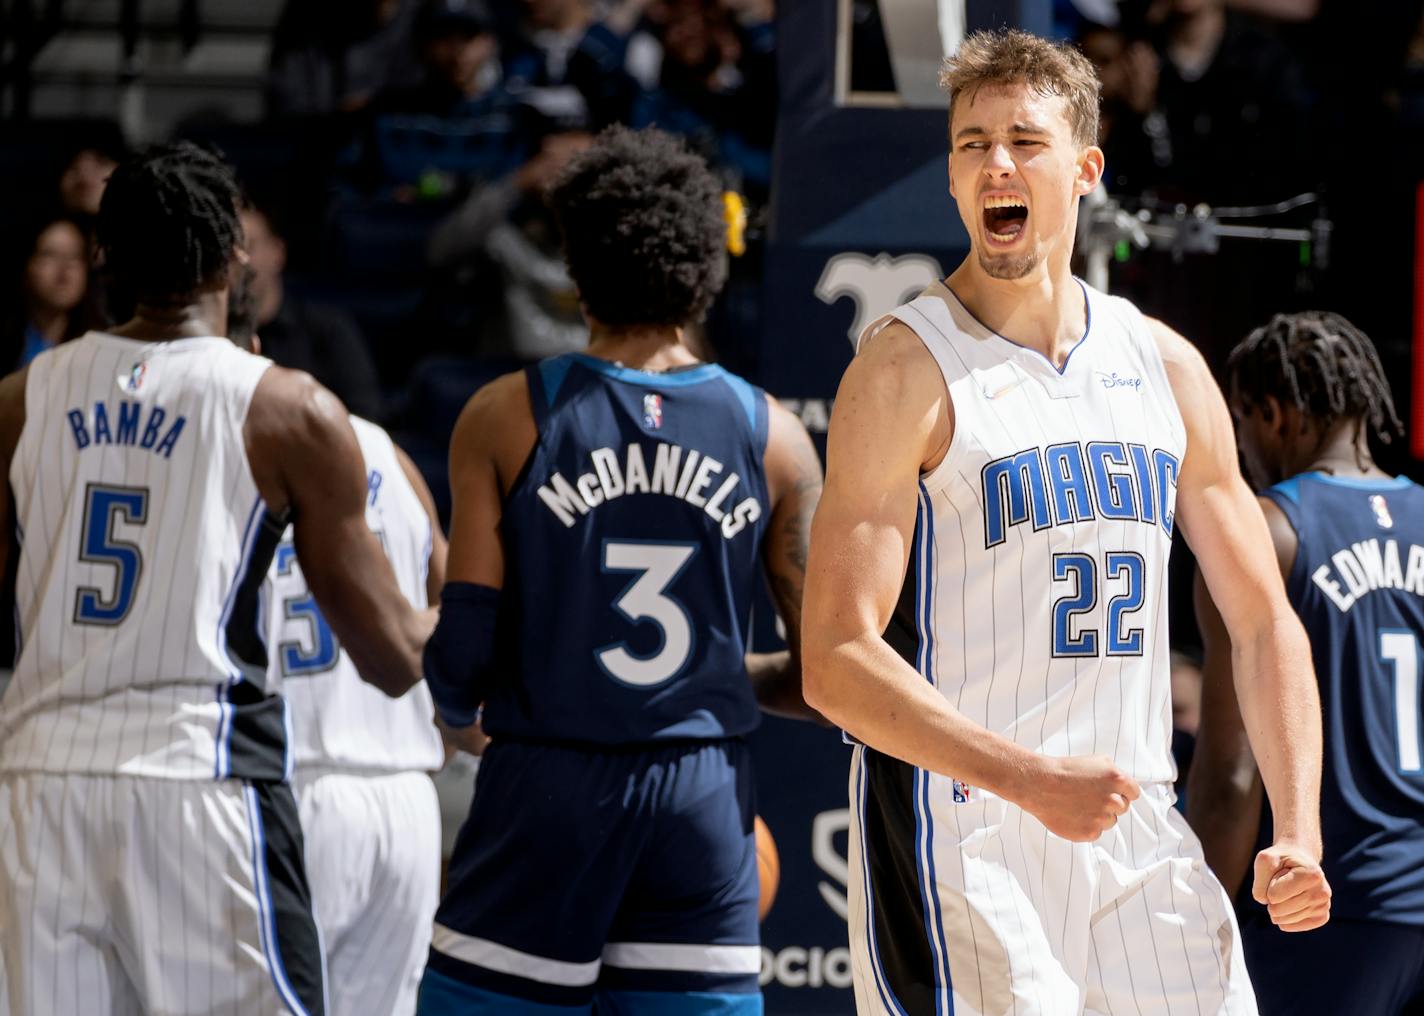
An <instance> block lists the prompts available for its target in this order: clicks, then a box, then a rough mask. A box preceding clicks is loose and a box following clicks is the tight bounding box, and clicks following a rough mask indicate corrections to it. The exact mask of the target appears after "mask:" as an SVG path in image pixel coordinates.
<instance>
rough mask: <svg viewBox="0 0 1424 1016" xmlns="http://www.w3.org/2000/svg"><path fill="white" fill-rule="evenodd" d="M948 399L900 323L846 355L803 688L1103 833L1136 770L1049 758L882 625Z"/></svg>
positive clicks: (819, 702) (1078, 833) (1075, 828)
mask: <svg viewBox="0 0 1424 1016" xmlns="http://www.w3.org/2000/svg"><path fill="white" fill-rule="evenodd" d="M952 413H953V407H952V405H951V404H950V400H949V396H948V393H947V392H946V391H945V388H944V383H943V380H942V377H941V375H940V372H939V368H938V367H937V366H936V364H935V363H934V360H933V358H932V357H931V356H930V354H929V352H928V350H926V349H925V348H924V345H923V344H922V343H921V342H920V340H919V338H918V337H917V336H915V335H914V333H912V332H911V331H909V330H908V329H907V328H905V327H904V326H903V325H899V324H892V325H890V326H889V327H887V328H886V329H885V330H884V331H882V332H881V333H879V334H878V335H876V336H875V337H874V338H872V339H871V340H869V341H868V342H867V343H866V344H865V348H864V350H863V351H862V352H861V354H860V355H859V356H858V357H857V358H856V359H855V360H854V361H853V362H852V363H851V365H850V367H849V369H847V371H846V374H845V377H844V378H843V379H842V381H841V386H840V391H839V392H838V394H837V396H836V405H835V410H834V412H833V414H832V417H831V430H830V437H829V442H828V448H827V469H826V487H825V493H824V495H823V497H822V498H821V503H820V507H819V508H818V509H817V511H816V518H815V523H814V525H813V527H812V533H811V553H810V560H809V562H808V565H807V569H806V600H805V625H804V631H803V635H802V642H803V660H804V665H805V684H804V688H805V693H806V699H807V701H808V703H810V704H811V705H812V706H813V707H815V708H816V709H818V710H819V711H820V712H821V713H822V714H823V715H825V716H826V717H827V718H828V719H830V720H831V721H832V722H834V723H836V724H838V725H839V726H841V727H842V728H844V729H845V730H846V731H847V732H849V733H850V734H852V735H854V736H855V737H856V738H858V739H859V740H861V741H862V742H864V743H865V744H867V745H869V746H870V747H872V748H875V749H876V750H878V751H881V752H884V753H885V754H888V755H893V756H895V757H896V758H899V759H902V760H903V761H905V762H908V763H910V764H911V765H914V766H918V767H920V768H924V769H930V770H933V771H934V772H938V773H942V774H945V775H949V776H953V777H956V778H958V779H961V780H964V781H966V782H968V783H970V784H973V785H975V786H979V787H983V788H985V789H987V790H989V791H992V792H993V793H996V794H998V795H1000V796H1002V797H1005V798H1007V799H1009V800H1011V801H1015V802H1017V803H1019V804H1021V805H1022V806H1023V807H1025V808H1026V809H1028V810H1029V811H1031V812H1033V813H1034V814H1035V815H1037V816H1039V818H1040V819H1041V820H1042V821H1043V822H1044V824H1045V825H1046V826H1047V827H1048V828H1049V829H1051V830H1053V831H1054V832H1055V833H1058V834H1059V835H1061V836H1065V837H1068V838H1071V839H1077V840H1088V839H1095V838H1097V836H1098V835H1099V834H1100V833H1101V832H1102V831H1103V830H1104V829H1106V828H1108V827H1109V826H1111V825H1112V824H1113V822H1115V821H1116V819H1117V816H1118V815H1120V814H1121V813H1122V812H1123V811H1125V810H1126V808H1127V800H1128V799H1130V798H1132V797H1136V796H1137V794H1138V792H1139V791H1138V789H1137V786H1136V784H1134V783H1133V782H1132V781H1131V780H1130V779H1128V778H1127V777H1126V776H1124V775H1123V774H1122V773H1120V772H1118V771H1117V770H1116V768H1115V767H1114V766H1113V765H1112V764H1111V763H1110V762H1109V761H1108V760H1106V759H1091V760H1081V759H1050V758H1046V757H1043V756H1040V755H1038V754H1036V753H1035V752H1033V751H1031V750H1029V749H1027V748H1024V747H1022V746H1020V745H1018V744H1015V743H1014V742H1013V741H1011V740H1009V739H1008V738H1005V737H1002V736H1000V735H998V734H995V733H992V732H990V731H988V730H986V729H984V728H983V727H980V726H979V725H977V724H975V723H973V722H971V721H970V720H968V719H966V718H965V717H964V715H963V714H961V713H960V712H959V711H958V710H956V709H955V708H954V707H953V706H952V705H951V704H950V703H949V701H948V700H947V699H946V698H945V697H944V696H943V695H941V694H940V693H939V692H938V691H937V690H936V689H935V688H933V687H932V686H931V685H930V683H929V682H927V681H926V680H925V679H924V678H923V677H922V676H921V675H920V674H919V673H917V672H916V671H915V669H914V667H912V666H911V665H910V664H909V663H908V662H906V661H905V660H904V659H902V658H901V657H900V655H899V654H898V653H896V652H895V650H894V649H892V648H891V646H890V645H889V643H887V642H886V641H885V639H884V637H883V633H884V631H885V629H886V627H887V626H888V624H889V622H890V618H891V614H892V613H893V611H894V609H895V604H896V602H897V601H898V599H899V596H900V589H901V585H902V583H903V581H904V577H905V570H906V566H907V564H908V562H909V554H910V546H911V541H912V539H913V534H914V527H915V511H916V505H917V503H918V493H917V491H918V484H919V478H920V474H921V472H922V470H923V469H924V468H925V467H927V466H932V465H934V464H935V463H937V462H938V461H940V460H941V459H942V458H943V456H944V454H945V451H946V450H947V449H948V447H949V444H950V439H951V435H952V433H953V430H952V428H953V416H952Z"/></svg>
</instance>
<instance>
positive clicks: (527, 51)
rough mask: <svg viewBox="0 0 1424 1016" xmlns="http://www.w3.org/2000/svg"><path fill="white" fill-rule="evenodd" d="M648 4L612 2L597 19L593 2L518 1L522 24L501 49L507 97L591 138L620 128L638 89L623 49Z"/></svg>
mask: <svg viewBox="0 0 1424 1016" xmlns="http://www.w3.org/2000/svg"><path fill="white" fill-rule="evenodd" d="M648 3H649V0H617V2H616V3H614V4H612V5H611V6H610V7H609V9H608V11H607V13H606V14H604V16H603V17H602V18H600V17H598V16H597V15H596V13H595V11H594V6H593V0H522V6H523V14H524V16H523V18H522V19H521V20H520V22H519V24H518V26H517V27H516V29H515V31H514V32H513V34H512V35H511V37H510V38H509V39H507V40H506V42H505V58H504V72H505V81H506V83H507V84H508V86H509V88H510V91H512V92H514V93H516V94H520V95H522V97H523V98H524V99H525V101H527V102H529V103H531V104H533V105H534V106H536V107H537V108H539V109H541V110H542V111H543V112H545V114H546V115H550V116H564V117H574V116H578V117H581V118H583V119H585V120H586V121H587V122H588V124H589V125H590V126H591V127H593V128H594V129H595V130H596V129H598V128H601V127H605V126H607V125H608V124H612V123H626V122H627V121H628V114H629V111H630V109H631V108H632V104H633V101H634V99H635V98H636V96H637V93H638V89H639V85H638V81H637V79H636V78H634V77H633V75H632V74H631V73H629V71H628V66H627V65H628V44H629V40H630V38H631V37H632V35H633V33H634V30H635V29H636V28H637V27H638V25H639V23H640V22H641V20H642V17H643V12H644V9H645V8H646V7H647V6H648ZM573 104H577V105H578V106H580V107H582V108H574V105H573Z"/></svg>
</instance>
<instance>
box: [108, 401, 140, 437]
mask: <svg viewBox="0 0 1424 1016" xmlns="http://www.w3.org/2000/svg"><path fill="white" fill-rule="evenodd" d="M142 412H143V407H142V406H140V405H139V404H138V403H137V402H120V403H119V429H118V433H117V435H116V436H115V438H114V440H115V442H116V443H117V444H122V445H129V446H130V447H132V446H133V445H136V444H138V418H139V414H140V413H142Z"/></svg>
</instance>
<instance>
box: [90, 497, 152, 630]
mask: <svg viewBox="0 0 1424 1016" xmlns="http://www.w3.org/2000/svg"><path fill="white" fill-rule="evenodd" d="M120 516H122V518H123V521H124V523H125V524H126V525H130V526H141V525H143V524H144V523H145V522H147V521H148V488H147V487H108V486H103V485H101V484H97V483H91V484H89V486H88V487H86V488H85V489H84V522H83V524H82V526H81V527H80V535H79V560H80V561H83V562H84V563H85V564H105V565H111V566H112V567H113V568H114V592H113V595H112V596H108V597H105V596H104V593H103V590H101V589H99V588H98V587H97V586H80V587H79V590H78V592H77V593H75V596H74V623H75V624H95V625H103V626H106V627H112V626H113V625H116V624H119V623H120V622H122V621H123V619H124V618H126V617H128V616H129V610H130V609H132V607H133V603H134V594H135V593H137V592H138V580H139V576H141V575H142V574H143V552H142V551H141V550H140V549H139V547H138V544H135V543H130V542H128V541H127V540H120V539H119V538H118V537H117V536H115V535H114V526H115V524H116V523H117V521H118V519H119V517H120Z"/></svg>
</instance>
